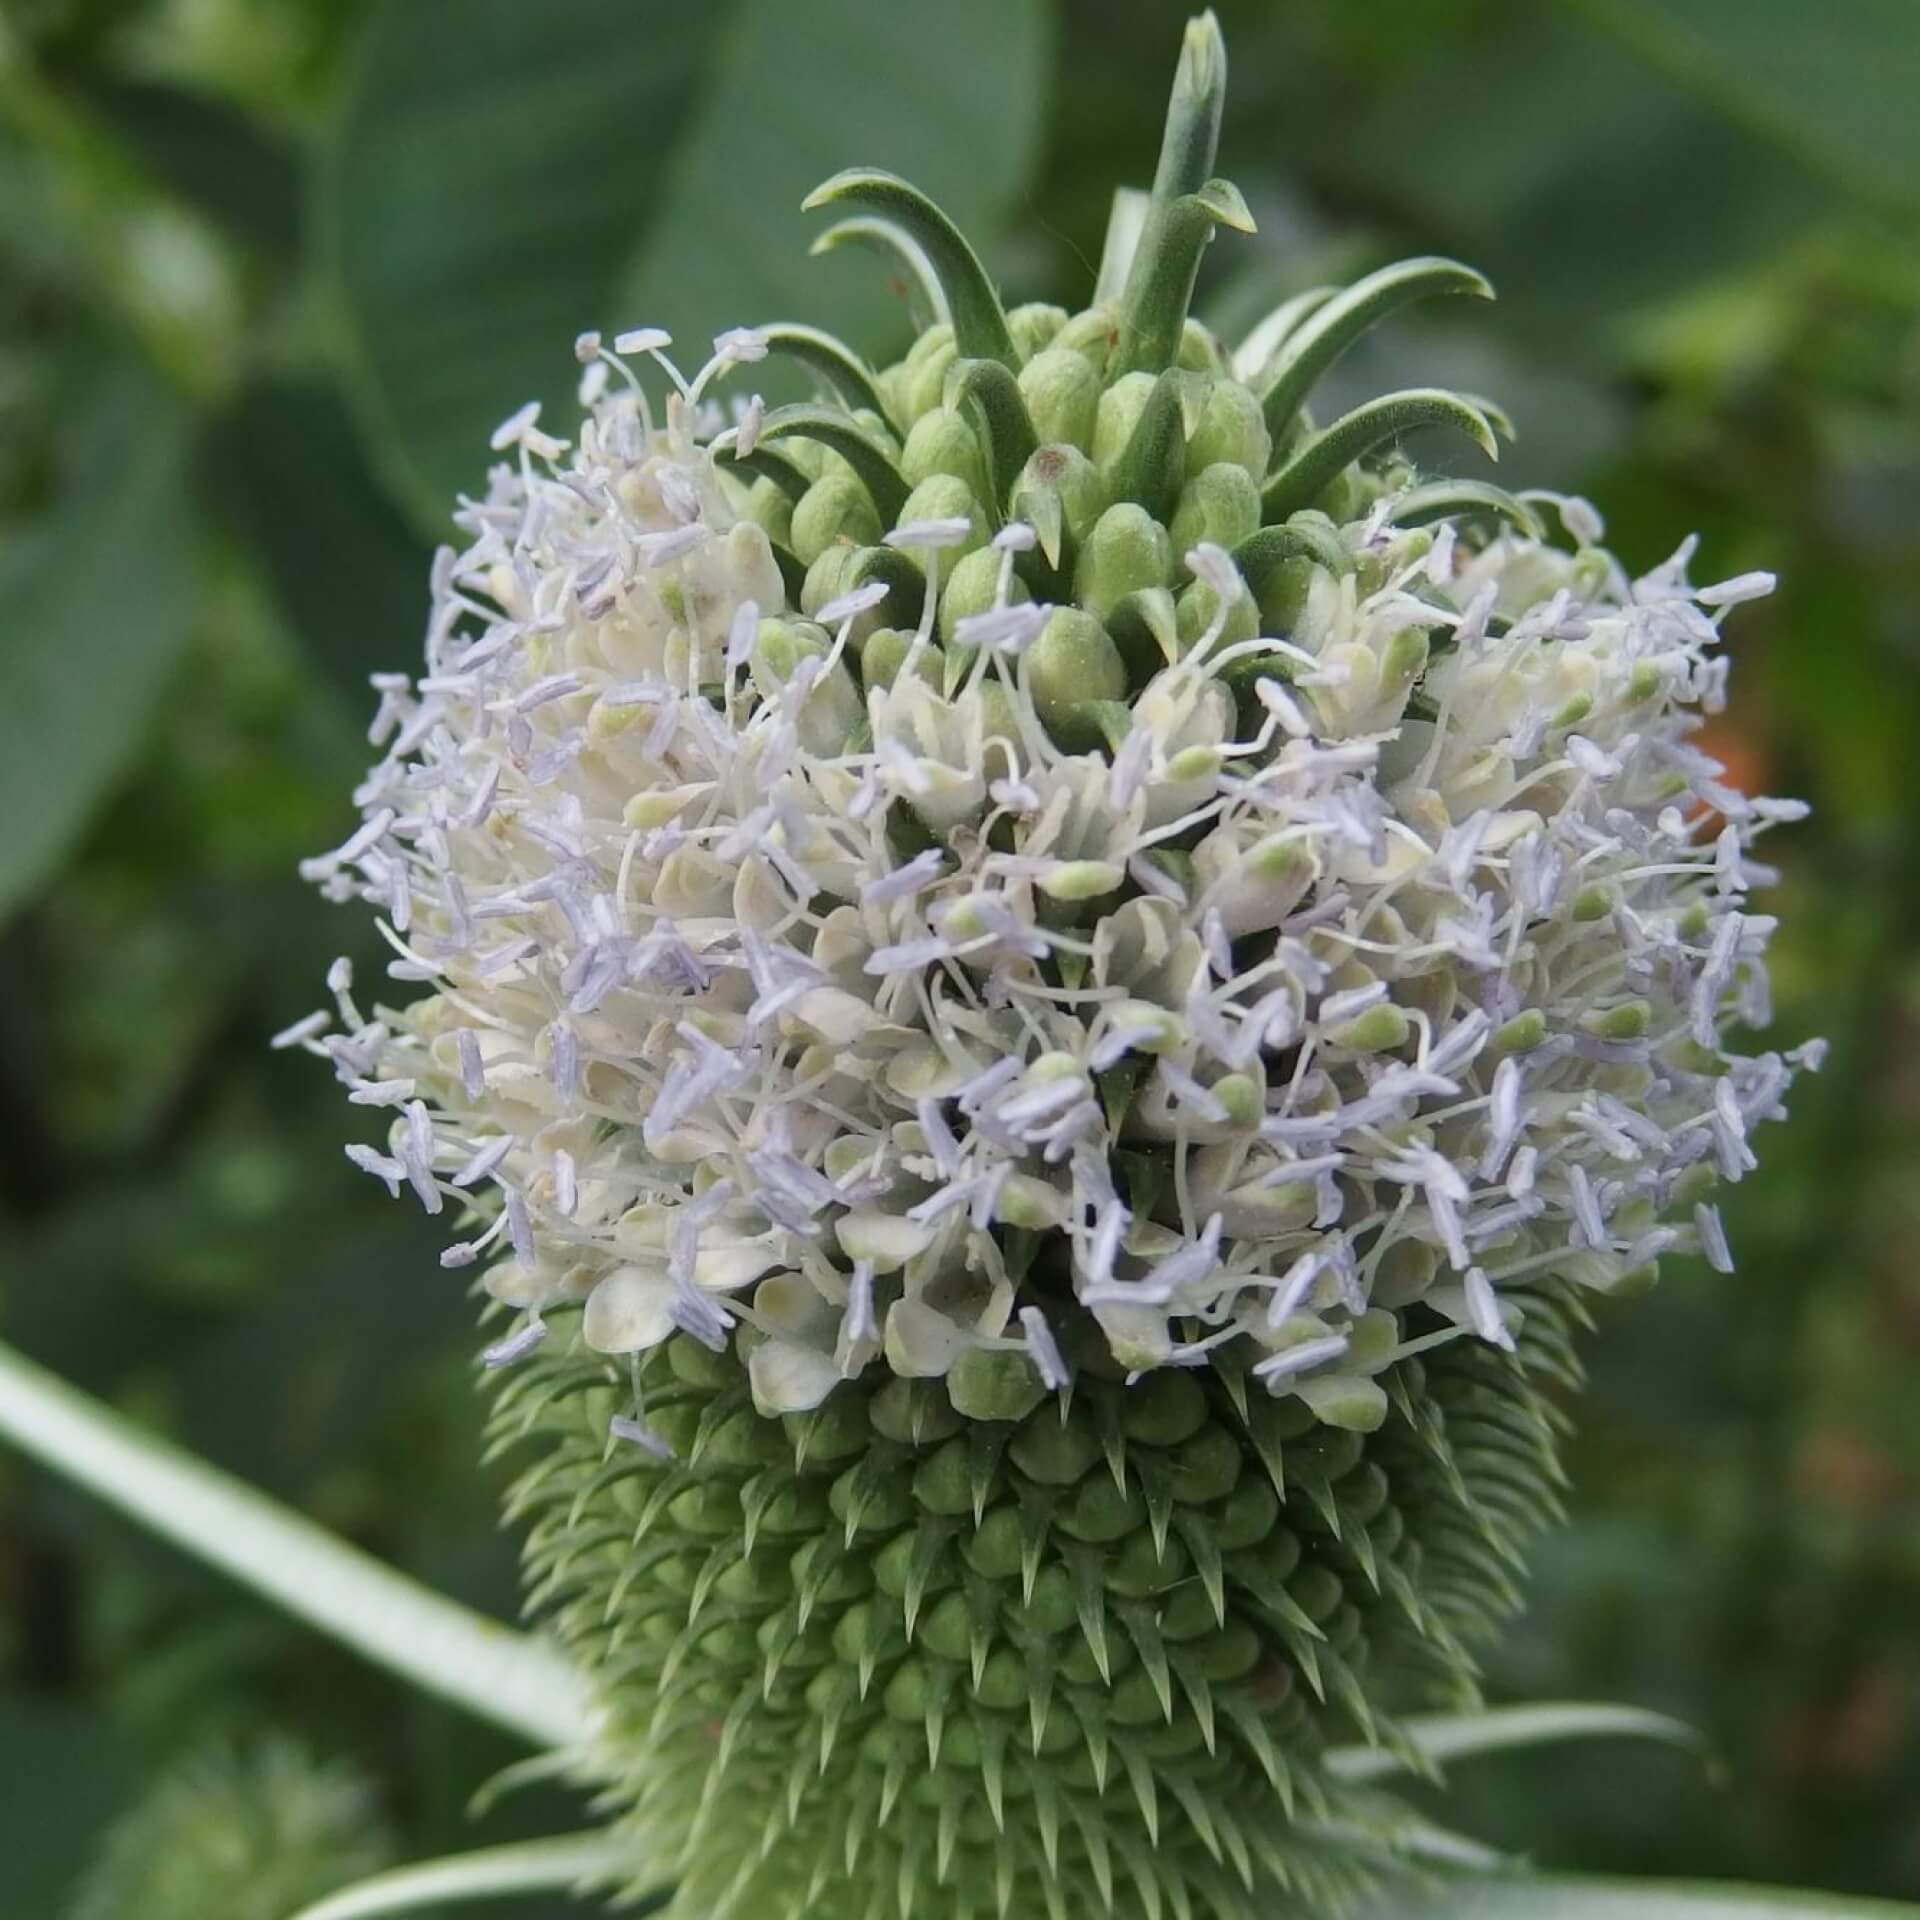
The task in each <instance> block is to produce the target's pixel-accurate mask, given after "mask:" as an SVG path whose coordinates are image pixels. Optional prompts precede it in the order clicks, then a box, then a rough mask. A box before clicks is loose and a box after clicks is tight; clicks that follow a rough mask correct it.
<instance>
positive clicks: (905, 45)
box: [619, 0, 1052, 397]
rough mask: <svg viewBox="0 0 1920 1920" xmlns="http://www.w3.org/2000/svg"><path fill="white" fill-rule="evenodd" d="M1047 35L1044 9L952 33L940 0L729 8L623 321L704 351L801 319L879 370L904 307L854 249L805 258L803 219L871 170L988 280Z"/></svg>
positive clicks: (1037, 126)
mask: <svg viewBox="0 0 1920 1920" xmlns="http://www.w3.org/2000/svg"><path fill="white" fill-rule="evenodd" d="M1051 19H1052V7H1051V5H1050V4H1049V0H970V3H969V5H968V7H967V9H966V14H965V18H964V21H962V20H961V19H960V18H959V17H958V16H956V14H955V13H954V10H953V8H952V7H951V6H950V5H947V4H945V0H891V3H890V4H888V5H886V6H875V5H874V4H873V0H807V4H806V5H805V6H795V5H793V4H792V0H741V4H740V6H739V8H738V11H737V13H736V15H735V18H734V24H733V28H732V31H731V32H730V33H729V34H728V36H727V42H726V57H725V59H724V61H723V62H722V63H720V64H719V65H718V66H716V68H715V70H714V76H713V84H712V86H711V87H710V89H709V90H708V93H707V95H706V97H705V99H704V101H703V103H702V107H701V111H700V114H699V117H698V119H697V120H696V121H695V122H693V123H692V124H691V125H690V126H689V128H688V130H687V136H686V138H685V140H684V141H683V142H682V143H681V147H680V151H679V155H678V158H677V162H676V170H675V174H674V178H673V181H672V183H671V192H670V193H669V194H668V195H667V196H666V197H665V198H664V200H663V201H662V203H661V205H660V207H659V209H658V217H657V218H656V219H655V221H654V222H653V224H652V226H651V227H650V228H649V230H648V232H647V234H646V236H645V238H644V239H643V240H642V241H641V242H640V244H639V245H638V246H637V247H636V248H635V249H634V251H633V253H632V255H631V256H630V260H629V269H628V272H627V274H626V277H625V280H624V282H623V285H624V289H625V291H624V294H623V296H622V299H621V301H620V303H619V313H620V315H621V316H622V317H623V319H624V318H625V317H627V316H631V320H632V323H634V324H638V323H639V322H640V321H645V322H647V323H648V324H657V325H660V326H664V327H670V328H672V329H673V331H674V334H675V337H676V338H684V339H686V340H687V341H689V342H694V341H698V342H699V343H700V344H701V345H702V346H703V347H704V345H705V342H706V340H707V338H708V336H709V335H711V334H714V333H717V332H718V331H719V330H720V329H721V328H723V327H729V326H736V325H742V324H748V323H758V322H760V321H764V320H801V321H805V322H807V323H808V324H809V325H812V326H819V327H826V328H828V329H829V330H830V331H832V332H833V333H835V334H837V335H839V337H840V338H841V339H842V340H845V341H847V342H848V343H849V344H850V345H851V346H853V347H856V348H858V349H859V350H860V351H861V352H862V353H863V354H865V355H866V357H867V358H868V360H869V361H871V362H872V363H873V364H874V365H876V366H878V365H881V364H883V363H884V362H885V361H886V360H888V359H890V358H892V357H893V355H894V354H895V353H896V352H898V350H899V349H900V348H901V347H903V346H904V345H905V344H906V338H907V334H908V331H909V325H910V323H909V319H908V314H907V309H906V306H905V304H904V302H903V300H902V299H901V298H900V296H899V295H898V294H897V293H896V292H893V291H891V290H890V289H889V286H888V281H887V276H886V275H885V274H884V273H881V272H876V271H875V268H874V263H873V261H872V260H871V259H870V258H869V257H867V256H866V254H865V252H864V250H863V249H845V250H842V251H840V252H837V253H835V254H834V255H832V256H831V257H830V258H828V259H826V260H822V259H820V258H817V257H815V256H813V255H812V253H811V251H810V249H811V248H812V245H813V242H814V239H815V236H816V234H817V232H818V229H819V216H818V215H817V214H816V215H807V214H803V213H802V212H801V210H800V203H801V202H802V201H803V200H804V199H805V198H806V197H807V196H808V194H810V193H811V192H812V191H813V190H814V189H815V188H816V187H817V186H819V185H820V183H821V182H822V181H824V180H826V179H828V178H829V177H830V176H831V175H833V174H836V173H838V172H840V171H842V170H843V169H845V168H848V167H880V168H885V169H886V170H887V171H888V172H889V173H895V174H899V175H901V176H903V177H904V178H905V179H907V180H910V181H912V183H913V184H914V186H915V187H917V188H918V189H919V190H920V191H921V192H922V193H924V194H925V195H926V196H927V197H928V198H929V199H931V200H933V201H935V202H936V203H937V204H938V205H939V207H940V208H941V210H942V211H943V212H944V213H945V214H946V215H947V216H948V217H949V218H950V219H951V220H952V221H953V222H954V224H955V225H956V226H957V227H958V228H959V229H960V231H961V232H962V233H963V234H964V235H965V236H966V237H967V239H968V240H969V241H971V242H972V244H973V245H974V247H975V248H976V250H978V251H980V252H981V253H983V254H986V255H988V256H989V266H991V259H990V254H991V247H990V244H989V243H990V242H991V239H992V236H993V233H994V231H995V229H996V228H997V227H998V226H999V225H1000V223H1001V222H1002V221H1003V220H1004V218H1005V216H1006V215H1007V214H1008V212H1009V211H1011V210H1012V209H1013V207H1014V206H1015V205H1016V203H1017V201H1018V197H1019V195H1020V193H1021V192H1022V191H1023V190H1024V188H1025V186H1026V184H1027V181H1028V178H1029V176H1030V175H1031V173H1032V171H1033V168H1034V166H1035V164H1036V163H1037V161H1038V159H1039V151H1040V139H1041V136H1042V133H1043V131H1044V126H1045V116H1044V113H1043V105H1044V99H1045V83H1046V74H1047V66H1048V54H1049V48H1050V43H1051V39H1052V34H1051V31H1050V28H1051ZM957 48H958V49H963V50H964V57H956V49H957ZM690 357H691V355H690ZM754 371H755V373H756V374H757V373H759V372H760V371H762V370H761V369H755V370H754ZM750 379H751V376H736V383H735V384H736V385H737V386H738V388H739V390H740V391H742V392H745V391H749V390H750V386H749V384H748V382H749V380H750ZM756 384H757V382H756ZM769 397H772V396H771V394H770V395H769Z"/></svg>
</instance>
